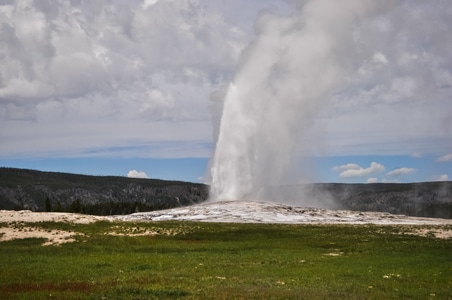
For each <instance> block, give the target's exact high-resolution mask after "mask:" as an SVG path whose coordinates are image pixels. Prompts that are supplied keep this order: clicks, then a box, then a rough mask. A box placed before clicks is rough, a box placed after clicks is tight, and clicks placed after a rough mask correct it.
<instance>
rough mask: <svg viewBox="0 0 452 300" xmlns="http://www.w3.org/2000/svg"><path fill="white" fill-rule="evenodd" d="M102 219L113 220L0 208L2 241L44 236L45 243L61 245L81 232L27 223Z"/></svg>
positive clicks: (86, 221) (0, 240) (104, 218)
mask: <svg viewBox="0 0 452 300" xmlns="http://www.w3.org/2000/svg"><path fill="white" fill-rule="evenodd" d="M100 220H111V218H107V217H98V216H89V215H81V214H70V213H42V212H32V211H29V210H21V211H11V210H0V224H1V225H3V226H2V227H0V242H2V241H9V240H13V239H25V238H44V239H46V242H44V243H43V245H45V246H48V245H59V244H62V243H70V242H74V241H75V239H74V236H75V235H80V233H76V232H69V231H64V230H45V229H42V228H39V227H36V226H32V225H30V224H27V223H39V222H66V223H74V224H88V223H92V222H96V221H100Z"/></svg>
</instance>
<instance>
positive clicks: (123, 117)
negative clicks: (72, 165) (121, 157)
mask: <svg viewBox="0 0 452 300" xmlns="http://www.w3.org/2000/svg"><path fill="white" fill-rule="evenodd" d="M0 24H1V25H0V41H1V42H0V62H1V66H2V67H1V68H0V122H1V123H0V127H2V128H13V130H11V131H10V133H7V132H5V131H0V139H1V140H2V142H3V143H8V144H9V146H8V147H6V148H0V154H2V155H11V154H15V153H18V152H23V151H25V150H24V149H33V150H34V152H36V151H40V150H41V151H42V152H47V151H48V150H47V149H45V143H34V144H33V147H24V144H26V140H32V139H33V136H40V137H41V138H43V139H44V140H46V139H49V140H50V143H51V144H64V145H66V148H65V149H62V150H63V151H68V152H72V150H71V149H73V148H74V147H80V148H81V151H82V152H90V151H91V150H92V149H100V148H102V149H105V148H106V147H124V146H126V145H129V144H130V143H131V141H132V143H135V144H143V143H149V142H154V141H160V142H163V143H164V142H166V141H179V142H180V143H183V141H184V140H187V139H188V140H190V141H191V142H193V141H203V142H204V143H205V142H207V141H209V140H210V138H211V131H210V130H209V123H210V117H209V107H208V104H209V100H208V99H209V94H210V92H211V90H213V89H215V88H217V87H218V86H219V85H221V84H222V83H223V81H224V80H226V79H228V78H230V76H231V74H232V72H233V70H234V68H235V66H236V62H237V59H238V55H239V53H240V51H241V50H242V48H243V46H244V45H245V43H246V34H245V33H244V31H243V30H242V29H241V28H239V27H238V26H235V25H232V24H228V23H227V22H226V21H225V19H224V18H223V17H222V16H221V15H220V14H218V13H214V12H211V11H208V10H206V8H205V6H203V4H202V2H200V1H197V0H184V1H145V2H142V1H103V0H101V1H85V0H82V1H67V0H56V1H51V2H49V1H26V0H18V1H7V2H3V4H0ZM17 121H23V122H17ZM14 122H15V123H14ZM29 122H34V125H33V126H30V123H29ZM13 123H14V125H13ZM175 123H180V124H182V125H177V124H175ZM55 124H58V125H56V126H55ZM82 124H84V125H82ZM175 127H176V128H175ZM177 127H185V128H187V132H192V135H189V134H187V132H186V133H182V131H178V130H177ZM154 128H155V129H154ZM153 131H156V132H153ZM110 132H114V134H110ZM10 135H11V136H10ZM93 135H97V136H98V140H97V142H94V143H93V142H92V141H91V139H90V138H89V137H90V136H93ZM69 136H71V137H72V139H71V140H69V141H68V137H69ZM59 139H60V140H59ZM64 139H66V141H65V143H62V142H61V140H64ZM58 140H59V141H58ZM52 146H53V145H52ZM52 146H50V147H51V148H52ZM41 147H42V148H41ZM56 147H59V148H61V147H62V146H58V145H56ZM178 155H180V154H178ZM198 155H199V154H198ZM200 155H204V156H205V155H206V153H205V151H204V153H202V154H200Z"/></svg>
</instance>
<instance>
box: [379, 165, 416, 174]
mask: <svg viewBox="0 0 452 300" xmlns="http://www.w3.org/2000/svg"><path fill="white" fill-rule="evenodd" d="M414 172H416V169H413V168H405V167H404V168H399V169H395V170H392V171H390V172H388V173H387V174H386V175H389V176H400V175H406V174H411V173H414Z"/></svg>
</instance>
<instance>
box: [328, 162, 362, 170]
mask: <svg viewBox="0 0 452 300" xmlns="http://www.w3.org/2000/svg"><path fill="white" fill-rule="evenodd" d="M359 169H361V167H360V166H359V165H358V164H346V165H342V166H336V167H334V168H333V171H344V170H359Z"/></svg>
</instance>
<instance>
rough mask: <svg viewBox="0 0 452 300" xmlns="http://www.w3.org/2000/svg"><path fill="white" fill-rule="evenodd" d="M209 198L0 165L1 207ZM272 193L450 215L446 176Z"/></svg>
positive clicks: (136, 205)
mask: <svg viewBox="0 0 452 300" xmlns="http://www.w3.org/2000/svg"><path fill="white" fill-rule="evenodd" d="M207 198H208V186H206V185H204V184H198V183H190V182H181V181H165V180H158V179H138V178H127V177H118V176H87V175H77V174H68V173H55V172H42V171H35V170H27V169H16V168H1V167H0V209H8V210H21V209H29V210H32V211H66V212H78V213H87V214H93V215H115V214H129V213H133V212H144V211H153V210H159V209H165V208H174V207H179V206H186V205H191V204H196V203H200V202H203V201H205V200H207ZM273 198H275V199H281V200H282V201H281V202H285V203H292V204H294V205H305V206H316V205H315V203H318V202H316V201H312V202H309V201H307V202H306V200H310V199H320V201H323V204H325V205H324V206H326V207H331V206H333V207H334V208H336V209H348V210H357V211H380V212H389V213H393V214H404V215H408V216H417V217H437V218H447V219H452V182H450V181H447V182H419V183H373V184H343V183H316V184H309V185H293V186H284V187H282V188H278V189H275V191H274V194H273ZM300 198H304V199H302V200H304V201H303V203H300ZM256 200H259V199H256Z"/></svg>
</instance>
